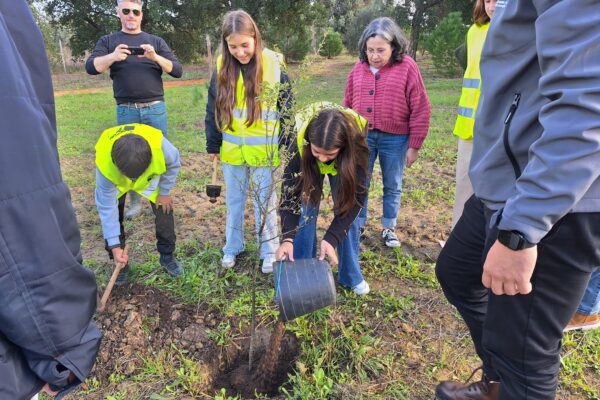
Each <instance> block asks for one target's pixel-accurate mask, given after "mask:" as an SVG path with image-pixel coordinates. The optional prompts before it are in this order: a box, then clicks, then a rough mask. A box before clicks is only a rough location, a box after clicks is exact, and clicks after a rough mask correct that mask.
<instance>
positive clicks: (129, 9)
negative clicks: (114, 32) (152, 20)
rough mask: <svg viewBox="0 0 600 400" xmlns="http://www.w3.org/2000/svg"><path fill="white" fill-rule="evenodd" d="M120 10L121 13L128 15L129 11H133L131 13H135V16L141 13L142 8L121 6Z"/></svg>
mask: <svg viewBox="0 0 600 400" xmlns="http://www.w3.org/2000/svg"><path fill="white" fill-rule="evenodd" d="M121 12H122V13H123V15H129V13H130V12H133V15H135V16H136V17H139V16H140V15H142V10H139V9H137V8H134V9H131V8H121Z"/></svg>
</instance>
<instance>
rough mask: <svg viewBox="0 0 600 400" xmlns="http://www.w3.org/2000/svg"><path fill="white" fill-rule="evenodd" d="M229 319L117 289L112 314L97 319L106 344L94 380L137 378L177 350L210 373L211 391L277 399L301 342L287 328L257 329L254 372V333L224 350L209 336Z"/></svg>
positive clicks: (137, 289)
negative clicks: (149, 362) (154, 359)
mask: <svg viewBox="0 0 600 400" xmlns="http://www.w3.org/2000/svg"><path fill="white" fill-rule="evenodd" d="M223 318H224V317H223V316H221V315H218V314H217V313H215V312H211V311H210V310H206V309H197V308H196V307H195V306H193V305H186V304H181V303H178V302H176V301H174V300H173V299H172V298H170V297H169V296H167V295H166V294H165V293H163V292H161V291H159V290H157V289H153V288H151V287H147V286H144V285H137V284H134V285H125V286H124V287H121V288H116V289H115V290H114V291H113V293H112V295H111V298H110V300H109V302H108V304H107V306H106V309H105V310H104V311H103V312H102V313H99V314H98V315H97V316H96V321H97V323H98V325H99V326H100V328H101V329H102V331H103V334H104V338H103V341H102V345H101V347H100V353H99V355H98V360H97V363H96V366H95V370H94V373H93V374H94V376H95V377H96V378H97V379H98V380H99V381H100V382H107V381H109V377H110V375H111V374H112V373H113V372H115V371H116V370H118V371H119V372H120V373H122V374H125V375H126V376H133V375H134V374H135V373H136V371H137V370H138V369H139V368H141V367H142V366H143V358H144V357H148V356H150V355H151V354H152V353H151V352H156V351H159V350H160V349H163V348H165V347H166V346H170V345H173V346H175V347H176V348H177V349H180V350H182V351H186V357H187V358H190V359H192V360H195V361H197V362H198V363H201V364H203V365H204V366H205V367H206V371H207V374H208V375H209V376H208V378H207V379H206V382H207V384H208V385H209V387H207V391H210V390H211V389H212V390H214V391H215V393H216V392H217V391H219V390H220V389H221V388H225V389H226V390H227V393H228V394H229V395H236V394H241V395H242V396H243V398H254V397H255V391H257V392H260V393H266V394H268V395H271V396H273V395H275V394H277V392H278V389H279V387H280V386H281V385H283V384H285V382H286V381H287V376H288V373H289V372H291V369H292V366H293V364H294V362H295V360H296V359H297V357H298V354H299V349H300V346H299V343H298V340H297V339H296V337H295V336H294V335H293V334H291V333H289V332H285V325H283V323H278V324H277V325H276V326H275V332H274V333H273V334H271V331H270V330H269V329H266V328H261V329H257V331H256V339H255V342H256V344H255V350H254V354H255V355H256V356H255V360H254V367H253V369H252V371H249V370H248V353H249V351H248V350H249V344H250V343H249V342H250V340H249V335H248V332H242V335H241V336H240V339H238V340H236V341H233V342H231V343H230V344H229V345H227V346H223V347H218V346H216V345H215V343H214V342H213V341H212V340H211V339H210V338H209V337H207V335H206V331H207V329H211V328H214V327H215V326H217V325H218V324H219V322H220V321H222V320H223ZM236 325H237V324H236ZM269 350H271V351H269Z"/></svg>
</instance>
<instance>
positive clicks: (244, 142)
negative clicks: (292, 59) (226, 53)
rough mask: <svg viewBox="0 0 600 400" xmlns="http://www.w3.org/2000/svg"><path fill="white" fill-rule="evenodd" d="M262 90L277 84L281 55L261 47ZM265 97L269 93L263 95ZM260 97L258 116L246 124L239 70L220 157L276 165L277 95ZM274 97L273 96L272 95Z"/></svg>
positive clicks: (240, 161) (218, 63)
mask: <svg viewBox="0 0 600 400" xmlns="http://www.w3.org/2000/svg"><path fill="white" fill-rule="evenodd" d="M222 60H223V57H222V55H219V57H218V58H217V72H218V71H220V69H221V66H222ZM262 67H263V78H262V82H260V84H261V85H262V86H263V94H264V93H268V87H271V88H273V87H275V88H276V87H277V85H279V83H280V81H281V69H282V68H283V67H284V64H283V55H281V54H279V53H276V52H274V51H271V50H269V49H263V51H262ZM267 97H269V96H267ZM270 97H271V98H265V99H260V101H261V106H262V116H261V118H260V119H259V120H257V121H254V123H253V124H252V125H250V126H246V119H247V115H248V110H247V107H246V96H245V93H244V79H243V77H242V73H241V71H240V75H239V76H238V80H237V85H236V104H235V107H234V109H233V115H232V121H231V128H229V129H225V130H224V131H223V142H222V144H221V161H223V162H226V163H228V164H232V165H242V164H248V165H251V166H254V167H268V166H277V165H279V151H278V148H279V113H278V112H277V97H278V94H276V95H275V96H270ZM272 97H274V98H272Z"/></svg>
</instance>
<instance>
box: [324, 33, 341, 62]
mask: <svg viewBox="0 0 600 400" xmlns="http://www.w3.org/2000/svg"><path fill="white" fill-rule="evenodd" d="M343 49H344V43H342V35H340V34H339V33H338V32H327V33H326V34H325V37H324V38H323V42H322V43H321V47H320V48H319V55H320V56H322V57H327V58H333V57H335V56H339V55H340V53H341V52H342V50H343Z"/></svg>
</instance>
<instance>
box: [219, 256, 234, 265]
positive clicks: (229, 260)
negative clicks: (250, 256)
mask: <svg viewBox="0 0 600 400" xmlns="http://www.w3.org/2000/svg"><path fill="white" fill-rule="evenodd" d="M234 265H235V256H234V255H233V254H225V255H223V259H222V260H221V267H223V268H231V267H233V266H234Z"/></svg>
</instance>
